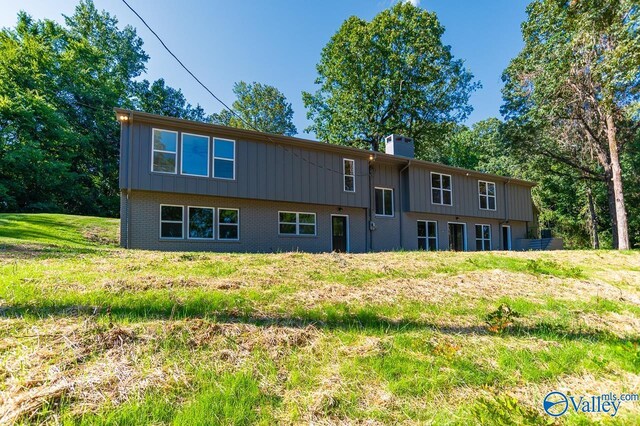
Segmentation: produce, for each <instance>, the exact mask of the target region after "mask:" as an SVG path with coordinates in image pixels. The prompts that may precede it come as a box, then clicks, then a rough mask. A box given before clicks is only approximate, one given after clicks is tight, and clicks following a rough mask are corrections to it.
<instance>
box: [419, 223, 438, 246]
mask: <svg viewBox="0 0 640 426" xmlns="http://www.w3.org/2000/svg"><path fill="white" fill-rule="evenodd" d="M418 249H419V250H430V251H435V250H438V222H436V221H433V220H419V221H418Z"/></svg>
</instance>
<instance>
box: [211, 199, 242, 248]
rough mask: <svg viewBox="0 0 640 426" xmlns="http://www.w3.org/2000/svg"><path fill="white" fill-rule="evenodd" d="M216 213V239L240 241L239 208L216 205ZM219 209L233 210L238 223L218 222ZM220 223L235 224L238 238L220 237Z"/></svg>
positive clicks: (225, 224)
mask: <svg viewBox="0 0 640 426" xmlns="http://www.w3.org/2000/svg"><path fill="white" fill-rule="evenodd" d="M217 210H218V214H217V215H216V216H215V222H216V223H217V225H218V226H217V231H218V241H240V209H238V208H233V207H218V208H217ZM220 210H235V211H236V212H237V216H238V223H220ZM220 225H224V226H236V227H237V228H238V238H220Z"/></svg>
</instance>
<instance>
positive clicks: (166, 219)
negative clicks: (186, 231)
mask: <svg viewBox="0 0 640 426" xmlns="http://www.w3.org/2000/svg"><path fill="white" fill-rule="evenodd" d="M183 214H184V211H183V208H182V206H166V205H160V238H169V239H181V238H182V224H183V217H182V215H183Z"/></svg>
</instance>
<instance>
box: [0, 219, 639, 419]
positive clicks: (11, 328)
mask: <svg viewBox="0 0 640 426" xmlns="http://www.w3.org/2000/svg"><path fill="white" fill-rule="evenodd" d="M117 231H118V222H117V221H116V220H113V219H102V218H89V217H77V216H65V215H43V214H39V215H19V214H13V215H0V423H18V424H21V423H25V424H26V423H63V424H114V425H126V424H131V425H134V424H141V423H142V424H181V425H182V424H193V425H198V424H227V425H244V424H274V423H279V424H299V423H302V424H307V423H329V424H332V423H342V424H353V423H367V424H397V423H407V424H416V423H435V424H469V423H471V424H491V423H499V424H509V423H519V424H549V422H550V421H552V420H553V419H551V418H550V417H548V416H547V415H546V414H544V412H543V411H542V399H543V398H544V395H546V393H548V392H549V391H551V390H563V391H570V392H571V393H572V394H574V395H594V394H600V393H608V392H614V393H622V392H637V383H639V382H640V348H639V345H640V335H639V332H640V294H639V292H638V283H640V253H638V252H633V251H630V252H625V253H624V255H621V254H620V253H618V252H610V251H598V252H596V251H571V252H553V253H552V252H546V253H545V252H541V253H533V252H530V253H498V252H495V253H449V252H441V253H425V252H393V253H370V254H358V255H352V254H343V255H338V254H318V255H313V254H305V253H279V254H226V253H225V254H213V253H163V252H150V251H135V250H122V249H120V248H118V247H117V244H116V242H117ZM500 305H507V306H509V307H510V308H511V309H513V310H515V311H516V312H517V313H519V316H518V317H516V318H514V319H513V321H512V322H513V324H512V325H510V326H509V327H508V328H506V329H505V330H504V331H502V332H500V333H492V332H489V331H488V325H487V323H486V320H487V316H488V314H489V313H491V312H493V311H495V310H496V309H497V308H498V307H499V306H500ZM638 421H640V406H639V404H638V403H624V404H623V405H622V406H621V408H620V411H619V414H618V415H617V416H616V417H615V418H611V417H608V416H599V415H594V414H584V413H582V414H575V413H570V414H566V415H564V416H563V417H562V418H561V419H559V420H558V422H561V423H563V424H591V423H601V422H604V423H610V422H614V423H615V422H619V423H637V422H638Z"/></svg>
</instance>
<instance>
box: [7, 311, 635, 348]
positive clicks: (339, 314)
mask: <svg viewBox="0 0 640 426" xmlns="http://www.w3.org/2000/svg"><path fill="white" fill-rule="evenodd" d="M374 311H375V309H366V308H361V309H358V310H356V311H355V312H351V311H348V310H343V311H333V312H330V313H329V314H327V313H326V312H325V311H323V310H319V309H314V310H297V311H296V312H295V314H282V315H278V314H275V315H260V314H258V313H255V312H252V311H251V309H247V308H246V307H245V308H244V309H242V308H238V307H232V308H227V309H202V307H199V306H184V305H182V306H179V305H174V306H173V307H172V308H170V309H167V308H163V307H157V306H144V305H142V306H137V307H135V308H131V307H123V306H91V305H51V306H37V305H4V306H0V318H23V317H24V318H45V317H57V318H63V317H77V316H91V317H94V318H101V317H102V318H105V319H106V318H108V319H109V320H110V321H111V320H115V321H117V320H119V319H127V320H153V319H156V320H168V321H172V320H184V319H197V318H200V319H211V320H214V321H217V322H229V323H241V324H252V325H256V326H263V327H268V326H286V327H297V328H304V327H307V326H310V325H313V326H315V327H317V328H320V329H326V330H345V331H353V330H358V331H368V332H372V333H376V332H378V333H379V332H383V333H387V332H402V331H416V330H431V331H434V332H438V333H442V334H448V335H475V336H495V337H496V338H501V337H507V336H512V337H537V338H541V339H547V340H577V341H590V342H610V343H625V342H632V343H640V339H631V338H620V337H618V336H616V335H614V334H613V333H609V332H606V331H600V330H594V329H583V328H581V329H578V330H576V329H574V328H571V327H567V326H564V325H560V324H549V323H537V324H534V325H526V326H525V325H515V326H513V327H511V328H509V329H507V330H505V331H504V332H503V333H500V334H495V333H491V332H489V331H487V329H486V327H484V325H463V326H455V325H453V326H451V325H447V326H443V325H441V324H437V323H434V322H429V321H420V320H409V319H400V320H394V319H389V318H385V317H382V316H379V315H377V314H376V313H375V312H374Z"/></svg>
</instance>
